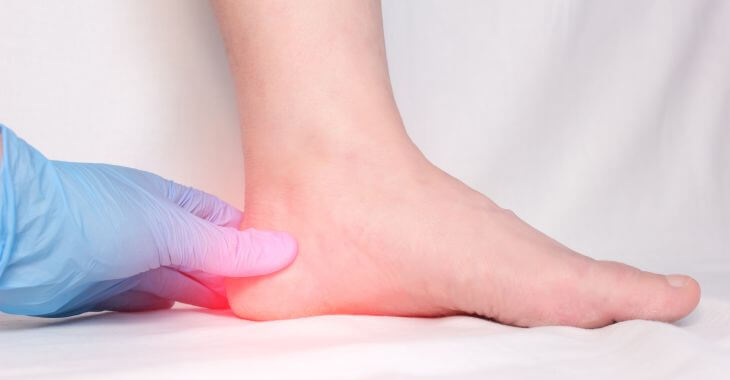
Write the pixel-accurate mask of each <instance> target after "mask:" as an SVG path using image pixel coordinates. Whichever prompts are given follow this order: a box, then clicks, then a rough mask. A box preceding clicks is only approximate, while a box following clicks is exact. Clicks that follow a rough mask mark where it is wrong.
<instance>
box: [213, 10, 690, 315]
mask: <svg viewBox="0 0 730 380" xmlns="http://www.w3.org/2000/svg"><path fill="white" fill-rule="evenodd" d="M213 4H214V7H215V10H216V14H217V17H218V19H219V21H220V25H221V30H222V34H223V37H224V39H225V43H226V48H227V51H228V54H229V60H230V63H231V69H232V72H233V74H234V77H235V81H236V91H237V96H238V106H239V107H240V111H241V112H240V115H241V118H240V124H241V129H242V132H243V138H244V140H243V141H244V154H245V158H246V160H245V170H246V203H245V210H246V213H245V217H244V221H243V225H242V227H244V228H245V227H249V226H256V227H259V228H270V229H276V230H284V231H288V232H290V233H292V234H293V235H294V236H295V237H296V238H297V239H298V243H299V256H298V258H297V259H296V261H295V262H294V263H293V264H292V265H291V266H289V267H288V268H286V269H284V270H283V271H281V272H278V273H275V274H272V275H267V276H261V277H256V278H247V279H229V280H228V282H227V290H228V297H229V301H230V304H231V306H232V308H233V311H234V312H235V313H236V314H237V315H238V316H240V317H242V318H246V319H253V320H272V319H282V318H296V317H305V316H311V315H320V314H331V313H351V314H375V315H399V316H424V317H431V316H443V315H455V314H470V315H478V316H482V317H486V318H491V319H494V320H497V321H499V322H502V323H506V324H511V325H516V326H540V325H571V326H580V327H600V326H605V325H607V324H610V323H612V322H614V321H623V320H628V319H652V320H659V321H674V320H677V319H679V318H681V317H683V316H685V315H687V314H688V313H689V312H691V311H692V310H693V309H694V308H695V306H696V305H697V303H698V302H699V296H700V289H699V286H698V284H697V282H696V281H694V280H693V279H691V278H689V277H687V276H683V275H675V276H671V277H665V276H662V275H658V274H653V273H649V272H644V271H641V270H638V269H636V268H633V267H630V266H627V265H624V264H620V263H615V262H605V261H596V260H593V259H591V258H589V257H587V256H583V255H581V254H579V253H577V252H574V251H572V250H571V249H569V248H567V247H565V246H563V245H562V244H560V243H558V242H556V241H555V240H553V239H551V238H550V237H548V236H546V235H544V234H543V233H541V232H539V231H537V230H536V229H534V228H532V227H531V226H529V225H528V224H527V223H525V222H524V221H522V220H521V219H520V218H519V217H518V216H517V215H515V214H514V213H513V212H511V211H509V210H507V209H504V208H502V207H500V206H498V205H496V204H495V203H494V202H492V201H491V200H490V199H489V198H487V197H486V196H484V195H482V194H480V193H478V192H476V191H474V190H472V189H470V188H469V187H468V186H466V185H465V184H463V183H462V182H460V181H459V180H457V179H455V178H453V177H451V176H450V175H448V174H447V173H445V172H443V171H441V170H440V169H438V168H437V167H435V166H434V165H432V164H431V163H430V162H428V160H427V159H426V158H425V157H424V156H423V155H422V154H421V152H420V151H419V150H418V148H417V147H416V146H415V145H414V144H413V143H412V141H411V140H410V139H409V138H408V136H407V134H406V132H405V129H404V127H403V123H402V121H401V118H400V115H399V112H398V109H397V107H396V104H395V101H394V99H393V94H392V91H391V86H390V81H389V77H388V70H387V63H386V59H385V48H384V41H383V30H382V19H381V14H380V3H379V2H377V1H362V0H319V1H309V2H302V1H299V0H273V1H265V2H264V1H254V0H251V1H249V0H244V1H241V0H231V1H229V0H215V1H213ZM673 284H674V286H673Z"/></svg>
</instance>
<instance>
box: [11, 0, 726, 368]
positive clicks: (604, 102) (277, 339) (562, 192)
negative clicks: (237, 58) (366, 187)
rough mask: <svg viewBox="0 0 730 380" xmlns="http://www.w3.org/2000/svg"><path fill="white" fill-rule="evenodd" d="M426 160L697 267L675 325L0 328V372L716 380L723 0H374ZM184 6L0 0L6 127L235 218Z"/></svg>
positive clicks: (205, 24)
mask: <svg viewBox="0 0 730 380" xmlns="http://www.w3.org/2000/svg"><path fill="white" fill-rule="evenodd" d="M384 16H385V27H386V42H387V48H388V55H389V57H388V58H389V64H390V70H391V76H392V79H393V85H394V89H395V92H396V98H397V100H398V104H399V106H400V108H401V111H402V113H403V118H404V120H405V122H406V125H407V128H408V131H409V133H410V135H411V136H412V137H413V139H414V140H415V141H416V143H417V144H418V145H419V147H421V148H422V149H423V151H424V152H425V153H426V155H427V156H428V157H429V158H430V159H432V160H433V161H434V162H436V163H437V164H438V165H440V166H441V167H443V168H444V169H446V170H447V171H449V172H450V173H453V174H454V175H456V176H457V177H459V178H460V179H462V180H464V181H465V182H467V183H468V184H470V185H471V186H473V187H475V188H476V189H478V190H479V191H482V192H484V193H485V194H488V195H489V196H490V197H492V198H493V199H495V200H496V201H497V202H498V203H500V204H501V205H503V206H505V207H508V208H511V209H513V210H515V211H516V212H517V213H518V214H519V215H520V216H521V217H522V218H523V219H525V220H527V221H529V222H530V223H532V224H533V225H535V226H537V227H538V228H539V229H541V230H543V231H545V232H546V233H548V234H549V235H551V236H554V237H555V238H557V239H558V240H560V241H561V242H564V243H565V244H567V245H568V246H570V247H571V248H574V249H576V250H578V251H581V252H585V253H587V254H589V255H591V256H593V257H596V258H601V259H613V260H622V261H626V262H629V263H630V264H634V265H638V266H641V267H642V268H645V269H649V270H654V271H660V272H684V273H689V274H691V275H694V276H695V277H696V278H698V279H699V280H700V283H701V284H702V286H703V294H704V298H703V300H702V303H701V304H700V307H699V308H698V310H697V311H696V312H695V313H694V314H692V315H691V316H690V317H689V318H688V319H686V320H684V321H682V322H680V323H678V324H676V325H668V324H660V323H652V322H642V321H634V322H626V323H621V324H618V325H614V326H610V327H607V328H605V329H600V330H591V331H584V330H577V329H570V328H540V329H532V330H521V329H514V328H509V327H504V326H500V325H496V324H493V323H490V322H487V321H483V320H478V319H472V318H448V319H437V320H422V319H400V318H374V317H342V316H330V317H321V318H311V319H304V320H297V321H283V322H273V323H248V322H245V321H240V320H237V319H235V318H232V317H231V316H230V315H228V314H226V313H217V312H205V311H200V310H192V309H189V308H187V309H186V308H180V309H175V310H172V311H168V312H159V313H149V314H138V315H126V314H101V315H89V316H81V317H77V318H73V319H70V320H65V321H46V320H37V319H26V318H19V317H12V316H0V377H2V376H5V377H15V376H21V375H26V376H28V377H33V378H37V377H44V376H45V377H48V378H54V379H58V378H74V379H77V378H81V377H84V376H86V377H89V378H98V377H100V376H99V375H100V374H104V375H105V377H106V375H110V374H111V375H116V376H118V377H125V378H127V377H131V375H135V376H137V377H140V378H160V377H162V376H174V377H175V378H179V377H195V376H197V377H204V376H209V375H212V374H216V375H227V376H236V377H244V376H247V377H250V378H259V377H263V376H264V375H266V376H274V375H277V376H280V377H289V378H292V377H294V378H298V377H311V378H326V377H333V378H338V377H343V376H346V377H384V378H389V377H409V376H410V377H443V378H453V377H466V378H468V377H472V378H480V379H481V378H490V377H497V378H500V377H502V378H505V377H509V378H562V377H563V376H566V375H567V376H568V377H574V378H613V377H612V376H613V375H618V376H620V377H621V378H675V377H678V378H691V379H695V378H727V377H728V373H729V372H730V364H728V363H730V323H728V322H730V252H729V250H730V248H729V247H730V232H728V231H729V230H730V227H729V226H730V169H729V168H730V166H729V165H728V163H729V162H730V148H729V147H730V69H728V68H729V67H730V38H729V37H728V36H730V2H728V1H714V0H694V1H684V0H667V1H661V2H657V1H650V0H646V1H636V0H613V1H573V0H547V1H540V2H534V1H519V0H503V1H449V2H446V1H441V2H438V1H386V2H385V4H384ZM231 83H232V81H231V78H230V74H229V73H228V71H227V65H226V61H225V54H224V51H223V46H222V43H221V41H220V36H219V35H218V32H217V30H216V25H215V23H214V18H213V17H212V14H211V12H210V9H209V8H208V6H207V5H206V3H205V2H201V1H177V0H165V1H162V0H161V1H154V2H149V1H144V0H129V1H112V0H107V1H86V0H74V1H64V2H52V3H49V2H45V1H25V0H2V1H0V120H2V121H3V122H4V123H5V124H7V125H9V126H10V127H12V128H14V129H15V130H16V131H17V132H18V134H20V135H21V136H23V137H25V138H27V139H28V140H29V141H30V142H31V143H33V144H34V145H36V146H38V147H39V148H40V149H41V150H42V151H43V152H45V153H47V154H48V155H49V156H50V157H52V158H58V159H67V160H81V161H104V162H112V163H117V164H123V165H130V166H134V167H138V168H141V169H145V170H151V171H154V172H157V173H159V174H162V175H164V176H167V177H169V178H172V179H175V180H178V181H180V182H184V183H188V184H191V185H194V186H197V187H200V188H203V189H205V190H207V191H210V192H213V193H215V194H218V195H219V196H221V197H223V198H224V199H226V200H229V201H230V202H232V203H234V204H236V205H239V206H240V205H242V202H243V194H242V189H243V174H242V167H243V166H242V161H241V149H240V144H238V140H239V132H238V126H237V121H236V109H235V100H234V96H233V90H232V86H231Z"/></svg>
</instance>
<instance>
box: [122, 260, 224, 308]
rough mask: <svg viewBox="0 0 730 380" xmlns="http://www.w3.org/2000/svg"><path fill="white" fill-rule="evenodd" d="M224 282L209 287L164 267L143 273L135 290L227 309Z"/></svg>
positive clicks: (203, 305) (198, 304)
mask: <svg viewBox="0 0 730 380" xmlns="http://www.w3.org/2000/svg"><path fill="white" fill-rule="evenodd" d="M208 280H210V279H208ZM222 281H223V279H222V278H221V279H220V281H215V282H214V284H213V285H214V287H208V286H206V285H205V284H203V283H202V282H200V281H198V280H197V279H196V278H194V277H192V276H190V275H187V274H185V273H183V272H180V271H177V270H174V269H171V268H165V267H162V268H157V269H153V270H151V271H148V272H145V273H143V274H142V275H141V276H140V279H139V283H138V284H137V286H135V287H134V290H136V291H141V292H145V293H148V294H152V295H155V296H157V297H160V298H163V299H168V300H174V301H177V302H182V303H186V304H189V305H195V306H200V307H205V308H208V309H226V308H228V299H227V298H226V296H225V288H224V287H223V286H222Z"/></svg>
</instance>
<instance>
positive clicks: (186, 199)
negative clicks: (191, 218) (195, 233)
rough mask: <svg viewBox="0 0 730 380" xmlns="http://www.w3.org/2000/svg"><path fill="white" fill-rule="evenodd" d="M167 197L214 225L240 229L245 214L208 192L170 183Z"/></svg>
mask: <svg viewBox="0 0 730 380" xmlns="http://www.w3.org/2000/svg"><path fill="white" fill-rule="evenodd" d="M168 182H169V183H168V189H167V197H168V199H170V200H171V201H173V202H175V203H176V204H177V205H178V206H180V207H182V209H183V210H186V211H187V212H189V213H191V214H193V215H195V216H197V217H198V218H202V219H205V220H207V221H209V222H211V223H213V224H217V225H219V226H225V227H233V228H238V226H240V225H241V220H243V212H241V211H240V210H238V209H237V208H235V207H233V206H231V205H229V204H228V203H226V202H224V201H222V200H220V199H218V197H216V196H214V195H211V194H208V193H206V192H203V191H200V190H197V189H194V188H192V187H189V186H185V185H181V184H179V183H175V182H173V181H168Z"/></svg>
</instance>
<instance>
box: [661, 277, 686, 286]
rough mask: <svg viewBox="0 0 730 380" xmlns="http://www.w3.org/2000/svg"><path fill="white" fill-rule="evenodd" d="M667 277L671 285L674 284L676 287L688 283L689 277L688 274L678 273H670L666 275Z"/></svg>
mask: <svg viewBox="0 0 730 380" xmlns="http://www.w3.org/2000/svg"><path fill="white" fill-rule="evenodd" d="M665 277H666V278H667V281H668V282H669V285H672V286H674V287H675V288H681V287H683V286H684V284H686V283H687V277H686V276H680V275H678V274H670V275H668V276H665Z"/></svg>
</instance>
